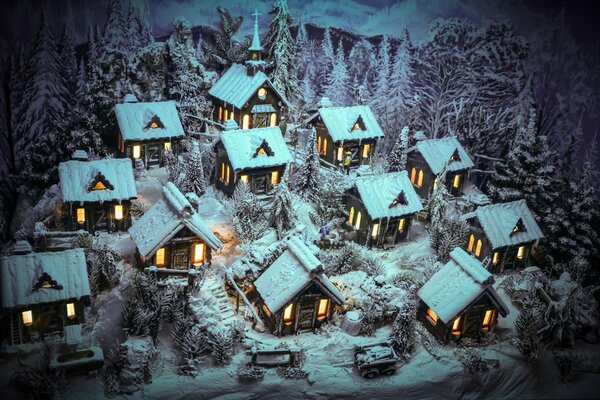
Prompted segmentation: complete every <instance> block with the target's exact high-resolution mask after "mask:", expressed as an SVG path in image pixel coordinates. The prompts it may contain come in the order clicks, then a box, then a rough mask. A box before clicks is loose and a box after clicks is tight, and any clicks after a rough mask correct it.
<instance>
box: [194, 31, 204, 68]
mask: <svg viewBox="0 0 600 400" xmlns="http://www.w3.org/2000/svg"><path fill="white" fill-rule="evenodd" d="M203 42H204V41H203V40H202V36H198V43H196V60H198V62H199V63H200V64H203V63H204V62H206V53H205V52H204V45H203V44H202V43H203Z"/></svg>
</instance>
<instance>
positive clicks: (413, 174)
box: [410, 167, 417, 183]
mask: <svg viewBox="0 0 600 400" xmlns="http://www.w3.org/2000/svg"><path fill="white" fill-rule="evenodd" d="M416 181H417V169H416V168H415V167H413V168H412V169H411V170H410V183H415V182H416Z"/></svg>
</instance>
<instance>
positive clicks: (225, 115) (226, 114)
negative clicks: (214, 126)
mask: <svg viewBox="0 0 600 400" xmlns="http://www.w3.org/2000/svg"><path fill="white" fill-rule="evenodd" d="M228 117H229V111H227V110H224V111H223V120H224V121H227V120H228V119H229V118H228Z"/></svg>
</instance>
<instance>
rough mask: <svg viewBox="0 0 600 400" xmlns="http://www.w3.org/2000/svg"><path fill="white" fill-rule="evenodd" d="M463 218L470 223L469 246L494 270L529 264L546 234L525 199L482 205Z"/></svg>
mask: <svg viewBox="0 0 600 400" xmlns="http://www.w3.org/2000/svg"><path fill="white" fill-rule="evenodd" d="M462 218H463V219H465V220H466V221H467V222H468V224H469V231H468V234H467V238H466V239H465V242H464V247H465V249H466V250H467V251H468V252H470V253H472V254H473V255H474V256H475V257H477V258H478V259H479V260H481V261H482V262H483V265H484V266H485V267H486V268H487V269H488V270H489V271H490V272H492V273H499V272H502V271H504V270H507V269H516V268H526V267H529V266H530V264H531V250H532V248H533V247H534V246H535V245H536V244H537V242H538V241H539V239H541V238H542V237H543V236H544V235H543V233H542V231H541V229H540V227H539V226H538V224H537V222H536V220H535V217H534V216H533V214H532V213H531V210H530V209H529V207H527V202H526V201H525V200H517V201H512V202H510V203H500V204H490V205H487V206H481V207H478V208H476V209H475V211H473V212H470V213H467V214H464V215H463V217H462Z"/></svg>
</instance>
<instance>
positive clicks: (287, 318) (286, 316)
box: [283, 303, 294, 325]
mask: <svg viewBox="0 0 600 400" xmlns="http://www.w3.org/2000/svg"><path fill="white" fill-rule="evenodd" d="M293 310H294V303H292V304H290V305H289V306H287V307H286V308H285V310H283V323H284V324H286V325H290V324H291V323H292V311H293Z"/></svg>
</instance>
